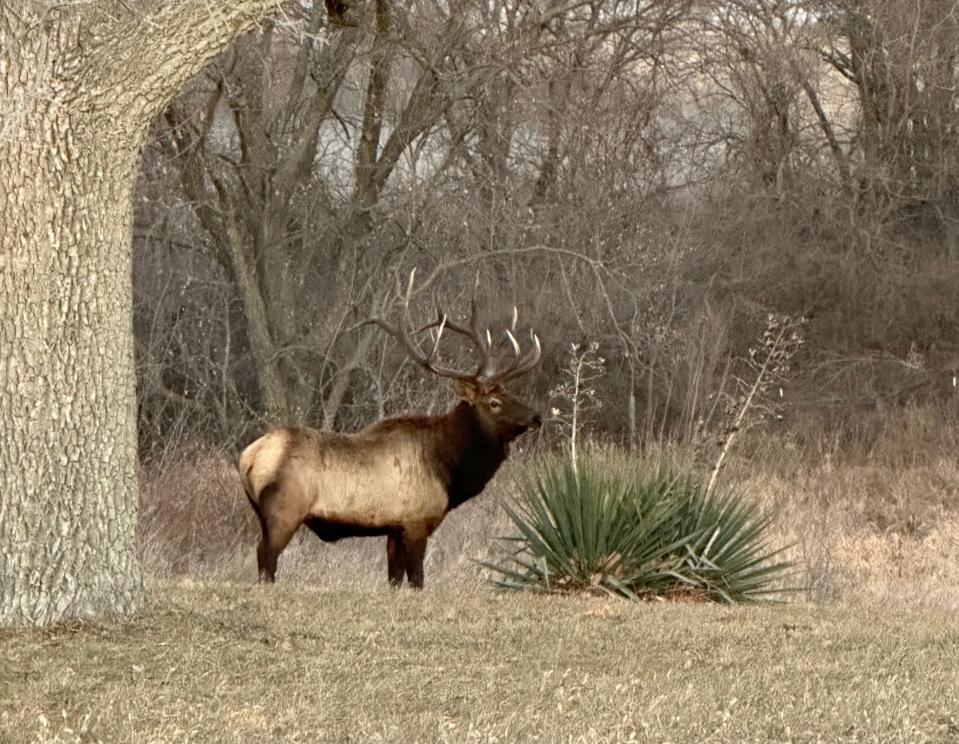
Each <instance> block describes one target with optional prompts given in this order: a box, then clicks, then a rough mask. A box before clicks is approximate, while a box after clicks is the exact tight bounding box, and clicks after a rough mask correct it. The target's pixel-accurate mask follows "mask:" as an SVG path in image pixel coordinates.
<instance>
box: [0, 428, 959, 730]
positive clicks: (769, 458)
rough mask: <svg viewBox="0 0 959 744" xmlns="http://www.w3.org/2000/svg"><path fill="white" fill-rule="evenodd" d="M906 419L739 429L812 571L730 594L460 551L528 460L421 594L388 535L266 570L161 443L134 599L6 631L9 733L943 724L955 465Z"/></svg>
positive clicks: (228, 499)
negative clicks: (575, 584) (513, 564)
mask: <svg viewBox="0 0 959 744" xmlns="http://www.w3.org/2000/svg"><path fill="white" fill-rule="evenodd" d="M927 423H928V422H927ZM902 433H904V434H907V435H908V438H906V437H903V436H900V437H899V446H898V447H897V446H896V445H895V436H892V435H890V436H889V437H886V438H883V437H881V436H880V437H877V438H874V439H873V440H872V441H870V442H869V445H868V447H865V446H863V447H861V448H860V449H858V450H856V449H855V448H851V447H849V446H848V445H843V446H839V445H836V446H835V447H833V446H827V445H828V443H827V442H824V440H822V439H820V440H817V447H820V448H821V449H819V450H813V449H811V448H809V447H808V446H803V447H800V448H799V449H800V451H798V452H797V451H796V449H795V446H794V445H795V440H789V439H779V440H768V441H766V442H765V443H762V442H758V441H752V442H750V441H749V440H748V439H746V440H744V446H743V450H745V451H749V452H750V457H743V456H742V454H741V453H737V456H736V457H734V460H733V462H732V464H731V467H730V469H729V471H728V472H727V474H726V475H725V477H726V479H727V481H726V482H727V484H733V485H736V486H738V487H740V488H743V489H745V490H746V491H747V492H748V493H750V494H751V495H752V496H753V497H755V498H757V499H759V500H761V501H762V502H763V503H764V504H766V505H767V506H768V507H770V508H772V509H774V510H775V512H776V515H777V517H776V523H775V530H776V534H775V538H776V540H778V541H779V542H781V543H783V544H785V543H793V547H792V548H790V552H791V556H792V557H793V558H794V559H796V561H797V563H798V568H799V574H798V576H799V579H800V580H801V582H802V583H803V584H804V585H805V586H806V587H807V589H806V591H805V593H799V594H796V595H793V596H792V598H791V599H792V601H791V602H790V603H787V604H781V605H766V606H760V607H735V608H727V607H717V606H708V605H701V604H688V603H684V604H679V603H670V604H631V603H628V602H624V601H616V600H600V599H596V598H585V597H571V596H565V597H539V596H526V595H519V594H509V595H498V594H495V593H494V592H493V591H492V590H491V589H490V588H489V587H488V586H487V585H486V584H485V583H484V581H483V578H482V576H481V573H480V571H479V569H478V567H477V565H476V564H475V562H474V559H483V558H486V557H487V556H488V555H489V551H490V547H491V545H492V543H493V540H492V538H493V536H494V535H497V534H502V533H503V532H504V531H506V530H507V522H506V520H505V518H504V517H503V514H502V511H501V510H500V509H498V506H497V500H498V499H503V498H510V495H511V493H512V490H513V488H514V483H515V479H516V476H517V475H519V474H520V473H521V472H522V471H523V469H524V468H526V467H528V466H529V460H528V459H524V458H522V457H514V458H513V459H511V461H510V462H509V463H508V464H507V466H506V468H505V469H504V471H503V472H501V473H500V474H499V475H498V476H497V478H496V479H495V480H494V483H493V484H492V485H491V487H490V488H489V489H487V493H486V494H484V495H483V496H482V497H480V498H479V499H476V500H474V501H472V502H470V503H469V504H467V505H465V506H464V507H462V508H460V509H458V510H456V511H455V512H454V513H453V514H451V515H450V516H449V518H448V519H447V521H446V522H445V523H444V524H443V526H442V527H441V528H440V530H439V532H438V533H437V535H436V536H435V538H434V539H433V540H432V541H431V547H430V552H429V554H428V558H427V590H426V591H425V592H423V593H414V592H410V591H401V592H391V591H389V590H388V589H387V588H386V586H385V584H386V580H385V574H386V567H385V556H384V553H385V551H384V545H383V541H382V540H365V541H364V540H347V541H344V542H341V543H338V544H336V545H324V544H322V543H320V542H319V541H318V540H316V539H315V538H313V536H312V535H310V534H304V535H303V536H301V537H300V538H298V539H297V540H295V541H294V543H293V544H292V545H291V546H290V548H289V549H288V550H287V552H286V553H285V554H284V555H283V557H282V558H281V560H280V573H279V578H280V581H279V583H278V584H277V585H276V586H275V587H272V588H270V589H264V588H260V587H257V586H255V585H253V584H252V582H253V579H254V577H255V573H256V571H255V561H254V558H253V551H254V545H255V542H256V538H257V534H256V533H257V529H256V525H255V522H254V519H253V516H252V514H251V513H250V510H249V508H248V506H247V504H246V501H245V498H244V497H243V495H242V492H241V491H240V489H239V484H238V482H237V479H236V475H235V472H234V471H233V468H232V466H231V465H230V464H229V463H228V462H225V461H224V460H223V459H221V458H217V457H209V456H204V457H193V458H187V457H175V458H171V460H169V461H168V462H167V463H166V464H161V466H159V467H156V468H151V467H146V468H144V471H143V475H144V482H143V491H142V493H143V500H144V505H143V506H144V509H143V514H144V519H143V524H142V529H141V537H142V552H143V557H144V560H145V562H146V565H147V566H148V571H149V573H150V574H151V575H152V576H154V577H155V578H154V579H153V585H152V587H151V596H152V600H151V604H150V606H149V607H148V608H147V609H146V610H145V611H144V612H143V613H142V615H141V616H140V617H139V618H137V619H136V620H135V621H134V622H131V623H129V624H126V625H121V626H108V625H95V624H89V625H74V626H70V627H61V628H57V629H54V630H51V631H11V630H0V740H2V741H4V742H7V741H9V742H17V743H18V744H19V743H20V742H36V743H42V744H50V743H52V742H70V743H71V744H73V743H79V742H96V741H102V742H134V741H136V742H139V741H143V742H200V743H203V742H210V743H212V742H216V743H217V744H220V743H223V744H228V743H229V742H300V741H302V742H319V741H337V742H339V741H360V742H377V741H390V742H414V741H437V742H453V741H456V742H494V741H500V742H507V741H509V742H512V741H520V742H533V741H543V742H562V741H569V742H573V741H575V742H629V741H642V742H691V741H697V742H837V741H850V742H852V741H855V742H883V743H886V742H910V743H912V742H943V743H945V742H957V741H959V707H957V704H956V701H957V700H959V672H957V669H959V625H957V624H956V623H955V622H954V620H953V618H954V612H955V610H956V609H959V489H957V485H959V465H957V464H956V462H954V460H953V456H952V452H951V448H949V447H947V448H944V449H938V450H937V449H935V448H933V447H931V446H930V442H935V441H946V442H950V441H959V439H957V438H955V437H954V435H955V432H952V434H950V435H949V436H953V437H954V438H953V439H950V438H949V437H948V436H945V434H948V432H946V433H942V432H940V433H939V434H937V433H936V432H935V431H934V430H930V429H929V428H928V427H926V426H925V425H924V424H923V419H922V417H919V416H917V417H916V418H915V419H913V420H910V421H904V422H903V423H902ZM747 447H748V448H749V449H747ZM764 447H765V449H763V448H764ZM607 456H609V457H610V458H611V460H610V464H611V466H613V465H614V464H615V462H614V461H615V459H616V458H622V455H621V454H616V453H613V454H609V453H607ZM809 600H812V602H810V601H809Z"/></svg>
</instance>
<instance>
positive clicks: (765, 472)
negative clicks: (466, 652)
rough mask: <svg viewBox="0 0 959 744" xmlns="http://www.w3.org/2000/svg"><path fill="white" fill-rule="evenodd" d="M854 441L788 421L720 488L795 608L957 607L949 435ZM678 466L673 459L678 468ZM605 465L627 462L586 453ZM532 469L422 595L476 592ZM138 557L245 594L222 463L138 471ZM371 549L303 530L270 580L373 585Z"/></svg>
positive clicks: (228, 478) (893, 418) (891, 424)
mask: <svg viewBox="0 0 959 744" xmlns="http://www.w3.org/2000/svg"><path fill="white" fill-rule="evenodd" d="M866 423H868V424H869V426H868V427H867V426H865V425H863V424H862V422H860V423H859V425H858V428H857V429H852V428H850V427H846V428H845V429H843V428H841V427H836V426H833V427H832V428H831V429H830V430H828V431H827V430H823V429H822V428H821V427H820V428H819V429H817V428H816V422H815V421H814V420H810V421H806V422H800V425H798V426H796V427H794V428H793V429H792V430H791V431H788V432H778V433H777V432H774V433H772V435H770V432H768V431H761V430H756V431H753V432H752V433H751V434H747V435H746V436H744V437H743V439H742V441H741V443H740V444H739V448H738V450H737V451H735V452H734V453H733V454H732V456H731V458H730V462H729V465H728V466H727V469H726V470H725V471H724V473H723V477H722V481H721V485H722V486H725V487H729V488H737V489H742V490H744V491H745V492H746V493H747V494H748V495H750V496H751V497H752V498H755V499H757V500H759V501H760V502H761V503H762V504H763V505H764V506H766V507H767V508H769V509H771V510H773V512H774V514H775V523H774V528H773V540H774V542H776V543H778V544H780V545H786V546H789V547H788V548H787V551H786V552H787V556H788V557H789V558H790V559H792V560H794V561H795V562H796V564H797V572H796V574H795V575H794V577H793V578H794V580H795V584H796V585H797V586H798V587H800V588H801V591H800V592H798V594H797V595H794V596H797V597H798V598H801V599H808V600H812V601H816V602H840V603H851V604H862V603H879V604H882V605H895V606H901V607H939V608H944V609H956V608H959V461H957V459H956V457H955V455H954V454H953V453H955V452H957V451H959V450H957V447H959V425H956V423H955V422H954V420H953V418H952V416H951V414H950V415H944V414H943V412H941V411H935V410H931V409H922V408H917V409H909V410H906V411H899V412H895V413H893V412H889V413H885V414H882V413H880V414H873V418H872V420H870V421H868V422H866ZM684 454H685V453H684V451H683V450H682V448H680V455H681V456H683V455H684ZM593 455H594V456H597V457H606V458H608V459H609V460H610V462H611V465H612V464H615V461H617V460H619V461H621V460H622V459H623V458H628V457H634V456H637V455H636V454H635V453H628V452H623V451H616V450H610V449H603V450H595V451H594V453H593ZM536 459H537V456H535V455H524V454H522V453H519V454H517V455H514V456H513V457H512V458H511V459H510V460H509V461H507V463H506V465H504V467H503V469H502V470H501V471H500V473H498V474H497V476H496V477H495V478H494V480H493V482H492V483H491V484H490V486H489V487H488V488H487V489H486V491H485V492H484V493H483V494H482V495H481V496H480V497H478V498H476V499H474V500H472V501H471V502H468V503H467V504H465V505H464V506H462V507H460V508H459V509H457V510H455V511H454V512H452V513H451V514H450V515H449V516H448V517H447V519H446V521H445V522H444V523H443V525H442V526H441V527H440V528H439V530H438V531H437V533H436V535H435V536H434V538H433V539H432V540H431V542H430V549H429V552H428V555H427V563H426V577H427V584H428V585H429V584H434V583H440V584H449V585H455V586H458V587H463V586H479V585H482V584H483V583H484V578H483V574H482V570H481V568H480V567H479V566H478V565H477V561H479V560H484V559H487V558H488V557H489V556H490V551H491V550H492V549H494V545H495V540H494V538H495V537H496V536H500V535H503V534H507V533H509V532H510V525H509V522H508V520H507V519H506V518H505V516H504V514H503V512H502V510H501V509H500V508H499V503H500V501H502V500H508V499H510V498H512V496H513V494H514V493H515V488H516V482H517V480H518V479H519V478H520V477H521V476H522V475H523V473H524V472H526V471H527V469H528V468H529V467H531V466H533V465H534V464H535V461H536ZM141 483H142V485H141V497H142V519H141V549H142V555H143V558H144V561H145V564H146V566H147V570H148V573H149V574H150V575H152V576H155V577H172V576H189V577H193V578H199V579H203V580H218V579H219V580H224V581H236V582H241V583H242V582H252V581H253V580H254V579H255V575H256V566H255V556H254V553H255V545H256V542H257V539H258V527H257V525H256V521H255V519H254V517H253V513H252V511H251V510H250V509H249V506H248V504H247V502H246V498H245V497H244V495H243V492H242V489H241V487H240V485H239V480H238V478H237V475H236V471H235V468H234V466H233V464H232V462H231V461H230V460H229V458H227V457H224V456H222V455H220V454H217V453H209V452H203V453H198V452H192V453H190V452H176V453H173V454H171V455H170V456H168V457H165V458H163V459H162V460H160V461H154V462H152V463H146V464H145V465H144V467H143V468H142V472H141ZM383 543H384V541H383V540H379V539H356V540H344V541H341V542H339V543H336V544H324V543H322V542H320V541H319V540H317V539H316V538H315V537H314V536H313V535H312V533H309V532H308V531H306V530H303V531H302V532H301V533H300V534H299V535H298V536H297V537H296V538H295V539H294V541H293V543H291V545H290V547H289V548H287V550H286V552H284V554H283V555H282V557H281V558H280V564H279V580H280V581H282V582H293V583H302V584H307V585H312V586H317V587H326V588H329V587H344V588H345V587H357V586H358V587H366V588H370V587H376V586H379V585H380V584H382V583H384V582H385V576H386V561H385V545H384V544H383Z"/></svg>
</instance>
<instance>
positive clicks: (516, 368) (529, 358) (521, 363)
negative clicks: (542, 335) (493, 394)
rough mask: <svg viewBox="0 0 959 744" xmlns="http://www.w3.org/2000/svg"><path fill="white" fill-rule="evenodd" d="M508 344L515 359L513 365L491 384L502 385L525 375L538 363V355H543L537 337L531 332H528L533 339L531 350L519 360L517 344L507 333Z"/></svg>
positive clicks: (498, 375) (499, 374)
mask: <svg viewBox="0 0 959 744" xmlns="http://www.w3.org/2000/svg"><path fill="white" fill-rule="evenodd" d="M507 335H508V336H509V339H510V342H511V343H512V345H513V351H514V352H515V357H514V358H513V363H512V364H511V365H510V366H509V367H507V368H506V369H504V370H503V371H502V372H499V373H498V374H496V375H495V376H494V377H493V379H492V380H491V382H496V383H497V384H502V383H504V382H507V381H509V380H513V379H515V378H517V377H519V376H520V375H525V374H526V373H527V372H529V371H530V370H531V369H532V368H533V367H535V366H536V365H537V363H539V358H540V355H541V354H542V353H543V348H542V346H541V345H540V343H539V336H537V335H536V334H535V333H533V331H530V335H531V336H532V338H533V348H532V349H530V350H529V352H528V353H527V354H526V356H524V357H523V358H522V359H520V348H519V344H518V343H516V339H515V338H514V337H513V334H512V333H510V332H509V331H507Z"/></svg>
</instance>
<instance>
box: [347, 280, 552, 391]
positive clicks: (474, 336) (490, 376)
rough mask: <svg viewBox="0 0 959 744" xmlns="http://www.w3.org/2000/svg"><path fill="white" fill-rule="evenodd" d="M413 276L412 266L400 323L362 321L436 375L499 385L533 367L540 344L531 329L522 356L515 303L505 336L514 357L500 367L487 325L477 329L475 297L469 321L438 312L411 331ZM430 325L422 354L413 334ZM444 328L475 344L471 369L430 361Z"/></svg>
mask: <svg viewBox="0 0 959 744" xmlns="http://www.w3.org/2000/svg"><path fill="white" fill-rule="evenodd" d="M415 277H416V269H413V270H412V271H411V272H410V280H409V283H408V284H407V287H406V293H405V295H404V296H403V315H402V320H401V323H400V325H399V326H394V325H391V324H390V323H387V322H386V321H385V320H383V319H382V318H370V319H369V320H366V321H364V322H365V323H375V324H376V325H378V326H379V327H380V328H382V329H383V330H384V331H386V332H387V333H389V334H390V335H391V336H392V337H393V338H395V339H396V340H397V341H399V342H400V343H401V344H402V345H403V347H404V348H405V349H406V351H407V352H408V353H409V355H410V357H411V358H412V359H413V360H414V361H415V362H416V363H417V364H419V365H420V366H421V367H423V368H424V369H426V370H429V371H430V372H433V373H434V374H436V375H439V376H440V377H449V378H452V379H456V380H464V381H467V382H473V383H476V382H481V383H483V384H485V385H498V384H501V383H504V382H506V381H507V380H512V379H514V378H516V377H519V376H520V375H523V374H525V373H526V372H529V371H530V370H531V369H532V368H533V367H535V366H536V363H537V362H539V357H540V353H541V351H542V349H541V348H540V343H539V338H538V337H537V336H536V334H535V333H533V332H532V331H530V336H531V337H532V340H533V348H532V349H530V351H529V352H528V353H527V354H526V355H525V356H523V355H522V354H521V351H520V347H519V344H518V343H517V341H516V337H515V335H514V334H515V332H516V323H517V320H518V318H519V313H518V311H517V309H516V308H515V307H514V308H513V321H512V323H511V325H510V328H509V329H508V330H507V331H506V337H507V338H508V339H509V342H510V345H511V346H512V349H513V355H514V356H513V361H512V362H511V363H510V365H509V366H508V367H507V368H506V369H503V370H499V371H497V370H496V367H495V362H494V359H493V355H492V348H493V338H492V335H491V334H490V331H489V329H488V328H487V329H486V333H485V334H481V333H480V331H479V326H478V324H477V312H476V300H475V298H474V299H473V301H472V302H470V319H469V324H468V325H460V324H459V323H455V322H453V321H451V320H450V319H449V318H448V317H447V316H446V313H442V312H441V313H440V315H439V317H438V318H437V319H436V320H434V321H433V322H431V323H427V324H426V325H425V326H423V327H422V328H419V329H417V330H415V331H411V329H412V322H411V321H410V299H411V298H412V296H413V282H414V280H415ZM431 328H436V329H438V330H437V332H436V337H435V338H434V339H433V348H432V350H431V351H430V353H429V355H424V354H423V353H422V352H421V351H420V350H419V346H418V345H417V343H416V342H415V341H414V340H413V337H414V336H416V335H418V334H420V333H422V332H423V331H427V330H429V329H431ZM447 329H448V330H450V331H452V332H454V333H458V334H460V335H461V336H464V337H466V338H467V339H468V340H469V341H471V342H472V344H473V345H474V346H475V347H476V349H477V351H478V352H479V356H480V360H479V364H478V365H477V367H476V370H475V371H474V372H472V373H470V372H461V371H458V370H455V369H451V368H448V367H442V366H439V365H438V364H436V363H435V362H434V361H433V360H434V358H435V356H436V352H437V350H438V349H439V345H440V339H441V338H442V337H443V332H444V331H445V330H447Z"/></svg>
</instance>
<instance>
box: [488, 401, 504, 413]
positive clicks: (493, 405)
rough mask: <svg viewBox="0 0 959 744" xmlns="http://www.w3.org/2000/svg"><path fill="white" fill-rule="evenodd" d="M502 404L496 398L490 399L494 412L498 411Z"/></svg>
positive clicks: (490, 405) (491, 408)
mask: <svg viewBox="0 0 959 744" xmlns="http://www.w3.org/2000/svg"><path fill="white" fill-rule="evenodd" d="M501 405H502V404H501V403H500V402H499V401H498V400H497V399H496V398H490V399H489V407H490V410H492V411H498V410H499V409H500V406H501Z"/></svg>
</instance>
